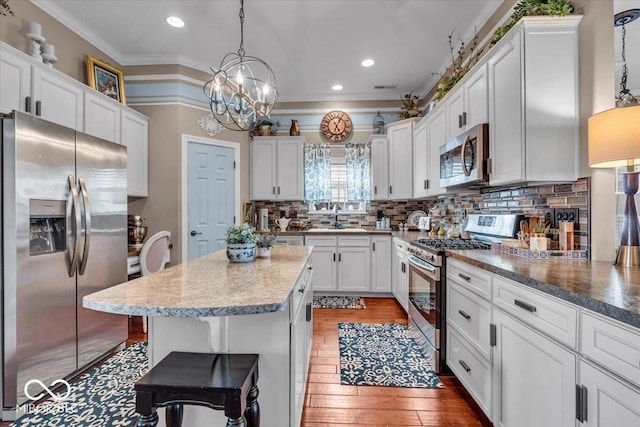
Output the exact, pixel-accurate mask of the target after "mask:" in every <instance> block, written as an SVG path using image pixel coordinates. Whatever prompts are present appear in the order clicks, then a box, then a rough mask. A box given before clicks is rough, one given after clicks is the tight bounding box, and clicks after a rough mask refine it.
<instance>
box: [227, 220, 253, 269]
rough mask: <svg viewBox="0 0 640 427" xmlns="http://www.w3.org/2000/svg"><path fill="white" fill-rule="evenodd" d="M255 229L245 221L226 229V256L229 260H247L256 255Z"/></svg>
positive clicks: (251, 259)
mask: <svg viewBox="0 0 640 427" xmlns="http://www.w3.org/2000/svg"><path fill="white" fill-rule="evenodd" d="M256 241H257V236H256V234H255V229H254V228H253V227H252V226H250V225H249V224H247V223H246V222H245V223H244V224H242V225H240V226H233V227H230V228H229V230H228V231H227V258H229V261H231V262H249V261H253V259H254V258H255V256H256Z"/></svg>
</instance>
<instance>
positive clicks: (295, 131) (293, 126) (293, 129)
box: [289, 120, 300, 136]
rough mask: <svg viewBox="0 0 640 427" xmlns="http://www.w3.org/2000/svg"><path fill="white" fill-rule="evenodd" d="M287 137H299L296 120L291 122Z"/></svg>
mask: <svg viewBox="0 0 640 427" xmlns="http://www.w3.org/2000/svg"><path fill="white" fill-rule="evenodd" d="M289 136H300V127H299V126H298V121H297V120H291V129H289Z"/></svg>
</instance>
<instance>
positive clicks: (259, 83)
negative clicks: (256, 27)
mask: <svg viewBox="0 0 640 427" xmlns="http://www.w3.org/2000/svg"><path fill="white" fill-rule="evenodd" d="M239 17H240V48H239V49H238V51H237V52H229V53H227V54H226V55H225V56H224V57H223V58H222V61H221V62H220V66H219V67H218V69H217V70H216V69H214V68H213V67H211V71H212V72H213V78H212V79H211V80H209V81H208V82H206V83H205V84H204V87H203V90H204V93H205V95H206V96H207V98H209V107H210V108H211V114H212V115H213V117H214V118H215V119H216V120H217V121H218V123H220V124H221V125H222V126H224V127H225V128H226V129H229V130H235V131H248V130H251V129H253V128H255V126H256V124H257V122H258V120H260V119H262V118H265V117H269V115H270V114H271V109H272V108H273V104H275V102H276V101H277V99H278V89H277V87H276V76H275V74H274V73H273V70H272V69H271V67H270V66H269V64H267V63H266V62H264V61H263V60H262V59H260V58H256V57H255V56H248V55H245V51H244V0H240V14H239Z"/></svg>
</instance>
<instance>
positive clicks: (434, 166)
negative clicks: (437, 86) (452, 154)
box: [427, 108, 447, 196]
mask: <svg viewBox="0 0 640 427" xmlns="http://www.w3.org/2000/svg"><path fill="white" fill-rule="evenodd" d="M427 133H428V137H427V141H428V142H429V152H428V160H427V162H428V163H429V164H428V166H427V170H428V171H429V181H428V182H427V187H428V190H429V191H428V195H429V196H437V195H440V194H444V193H446V189H444V188H442V187H440V146H441V145H444V144H446V142H447V138H446V133H447V123H446V121H445V110H444V108H438V109H436V110H434V111H432V112H431V114H430V115H429V123H428V124H427Z"/></svg>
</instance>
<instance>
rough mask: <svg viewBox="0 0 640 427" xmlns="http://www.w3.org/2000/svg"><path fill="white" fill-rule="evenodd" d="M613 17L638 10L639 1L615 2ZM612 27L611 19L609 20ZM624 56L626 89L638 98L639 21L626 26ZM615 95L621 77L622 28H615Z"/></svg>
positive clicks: (619, 0) (639, 73)
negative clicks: (626, 72) (620, 13)
mask: <svg viewBox="0 0 640 427" xmlns="http://www.w3.org/2000/svg"><path fill="white" fill-rule="evenodd" d="M613 9H614V12H613V13H614V15H615V14H616V13H619V12H623V11H625V10H629V9H640V0H616V1H614V2H613ZM611 21H612V22H611V25H613V19H612V20H611ZM626 30H627V36H626V49H625V51H626V55H627V69H628V70H629V71H628V74H629V77H628V79H627V88H629V89H630V90H631V93H632V94H634V95H635V96H640V19H636V20H635V21H633V22H630V23H629V24H627V25H626ZM614 37H615V47H616V49H615V61H616V94H618V92H619V91H620V77H621V76H622V27H615V33H614Z"/></svg>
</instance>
